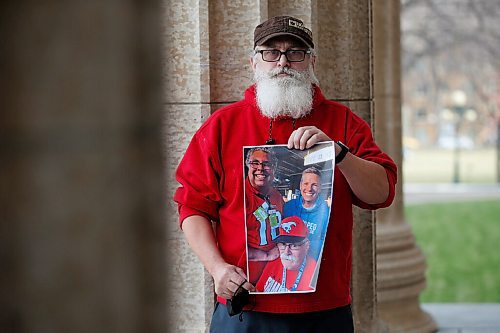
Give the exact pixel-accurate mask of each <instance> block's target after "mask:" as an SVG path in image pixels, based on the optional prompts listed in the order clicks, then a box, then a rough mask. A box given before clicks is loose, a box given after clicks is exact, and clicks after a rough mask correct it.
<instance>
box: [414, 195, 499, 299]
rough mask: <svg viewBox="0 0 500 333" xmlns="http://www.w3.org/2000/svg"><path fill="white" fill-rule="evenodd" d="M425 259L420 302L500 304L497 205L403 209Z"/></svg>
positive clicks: (427, 206)
mask: <svg viewBox="0 0 500 333" xmlns="http://www.w3.org/2000/svg"><path fill="white" fill-rule="evenodd" d="M405 213H406V217H407V220H408V223H410V224H411V226H412V228H413V232H414V235H415V237H416V239H417V243H418V245H419V246H420V247H421V249H422V250H423V252H424V253H425V255H426V258H427V265H428V268H427V289H426V290H425V291H424V292H423V293H422V294H421V301H422V302H450V303H453V302H457V303H461V302H464V303H465V302H500V202H499V201H498V200H496V201H477V202H457V203H433V204H421V205H412V206H407V207H406V208H405Z"/></svg>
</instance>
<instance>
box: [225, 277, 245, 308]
mask: <svg viewBox="0 0 500 333" xmlns="http://www.w3.org/2000/svg"><path fill="white" fill-rule="evenodd" d="M245 282H246V281H245ZM245 282H243V283H245ZM243 283H242V284H241V285H240V286H239V287H238V289H237V290H236V292H235V293H234V295H233V297H232V298H231V299H230V300H227V302H226V307H227V313H229V315H230V316H236V315H237V314H240V313H242V312H243V307H244V306H245V305H247V304H248V301H249V299H250V293H249V292H248V290H246V289H245V288H243V287H242V286H243Z"/></svg>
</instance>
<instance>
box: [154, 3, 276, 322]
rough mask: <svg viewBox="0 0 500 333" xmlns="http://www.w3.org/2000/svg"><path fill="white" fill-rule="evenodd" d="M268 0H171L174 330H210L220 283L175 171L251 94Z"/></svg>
mask: <svg viewBox="0 0 500 333" xmlns="http://www.w3.org/2000/svg"><path fill="white" fill-rule="evenodd" d="M266 4H267V2H266V1H261V2H256V1H249V0H243V1H231V0H217V1H208V0H202V1H198V0H183V1H170V3H169V2H168V1H165V0H164V1H163V15H164V19H165V25H164V35H163V36H164V43H163V45H164V70H163V73H164V77H165V79H166V82H167V85H166V89H165V96H166V99H165V100H166V103H165V115H166V117H167V118H168V120H169V121H168V124H166V126H165V130H164V133H165V142H166V146H167V150H168V152H169V155H170V156H169V160H168V161H167V184H168V193H169V200H168V202H169V205H170V212H171V213H170V214H169V218H168V221H167V224H168V228H169V230H168V240H167V242H168V247H169V248H170V249H171V251H170V252H169V253H171V254H175V255H172V256H170V264H171V271H172V272H173V274H171V278H170V284H169V290H170V291H171V302H170V307H169V311H170V317H171V318H172V320H171V321H170V328H171V330H172V332H204V331H205V330H206V329H207V328H208V326H209V324H210V319H211V315H212V312H213V306H214V292H213V281H212V277H211V276H210V274H209V273H208V272H207V271H206V270H205V269H204V268H203V265H202V264H201V263H200V261H199V260H198V258H197V257H196V256H195V254H194V253H193V252H192V251H191V249H190V248H189V246H188V244H187V242H186V240H185V239H184V236H183V234H182V232H181V231H179V226H178V215H177V214H176V205H175V203H174V202H173V201H172V196H173V193H174V191H175V188H176V187H177V186H178V184H177V182H176V181H175V177H174V171H175V169H176V167H177V165H178V163H179V161H180V159H181V158H182V155H183V154H184V151H185V149H186V148H187V145H188V143H189V141H190V140H191V137H192V136H193V134H194V133H195V131H196V130H197V129H198V128H199V127H200V126H201V124H202V123H203V122H204V121H205V120H206V119H207V117H208V116H209V115H210V114H211V113H212V112H213V111H215V110H216V109H218V108H220V107H221V106H224V105H226V104H229V103H233V102H236V101H238V100H240V99H241V98H242V97H243V93H244V91H245V89H246V88H247V87H248V86H249V85H250V84H251V83H252V75H253V74H252V69H251V67H250V51H251V50H252V46H253V29H254V27H255V26H256V25H257V24H259V23H260V22H261V21H263V20H264V19H266V18H267V6H266Z"/></svg>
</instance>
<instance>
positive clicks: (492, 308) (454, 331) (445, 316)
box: [422, 303, 500, 333]
mask: <svg viewBox="0 0 500 333" xmlns="http://www.w3.org/2000/svg"><path fill="white" fill-rule="evenodd" d="M422 308H423V309H424V310H425V311H426V312H428V313H429V314H431V315H432V317H433V318H434V320H435V321H436V322H437V324H438V327H439V331H438V332H439V333H499V332H500V303H468V304H460V303H449V304H443V303H426V304H422Z"/></svg>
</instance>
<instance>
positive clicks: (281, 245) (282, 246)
mask: <svg viewBox="0 0 500 333" xmlns="http://www.w3.org/2000/svg"><path fill="white" fill-rule="evenodd" d="M305 243H307V238H306V239H304V240H303V241H302V242H300V243H278V249H280V250H281V251H283V250H284V249H286V247H287V246H288V248H289V249H290V250H292V251H293V250H298V249H300V247H301V246H302V245H304V244H305Z"/></svg>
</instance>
